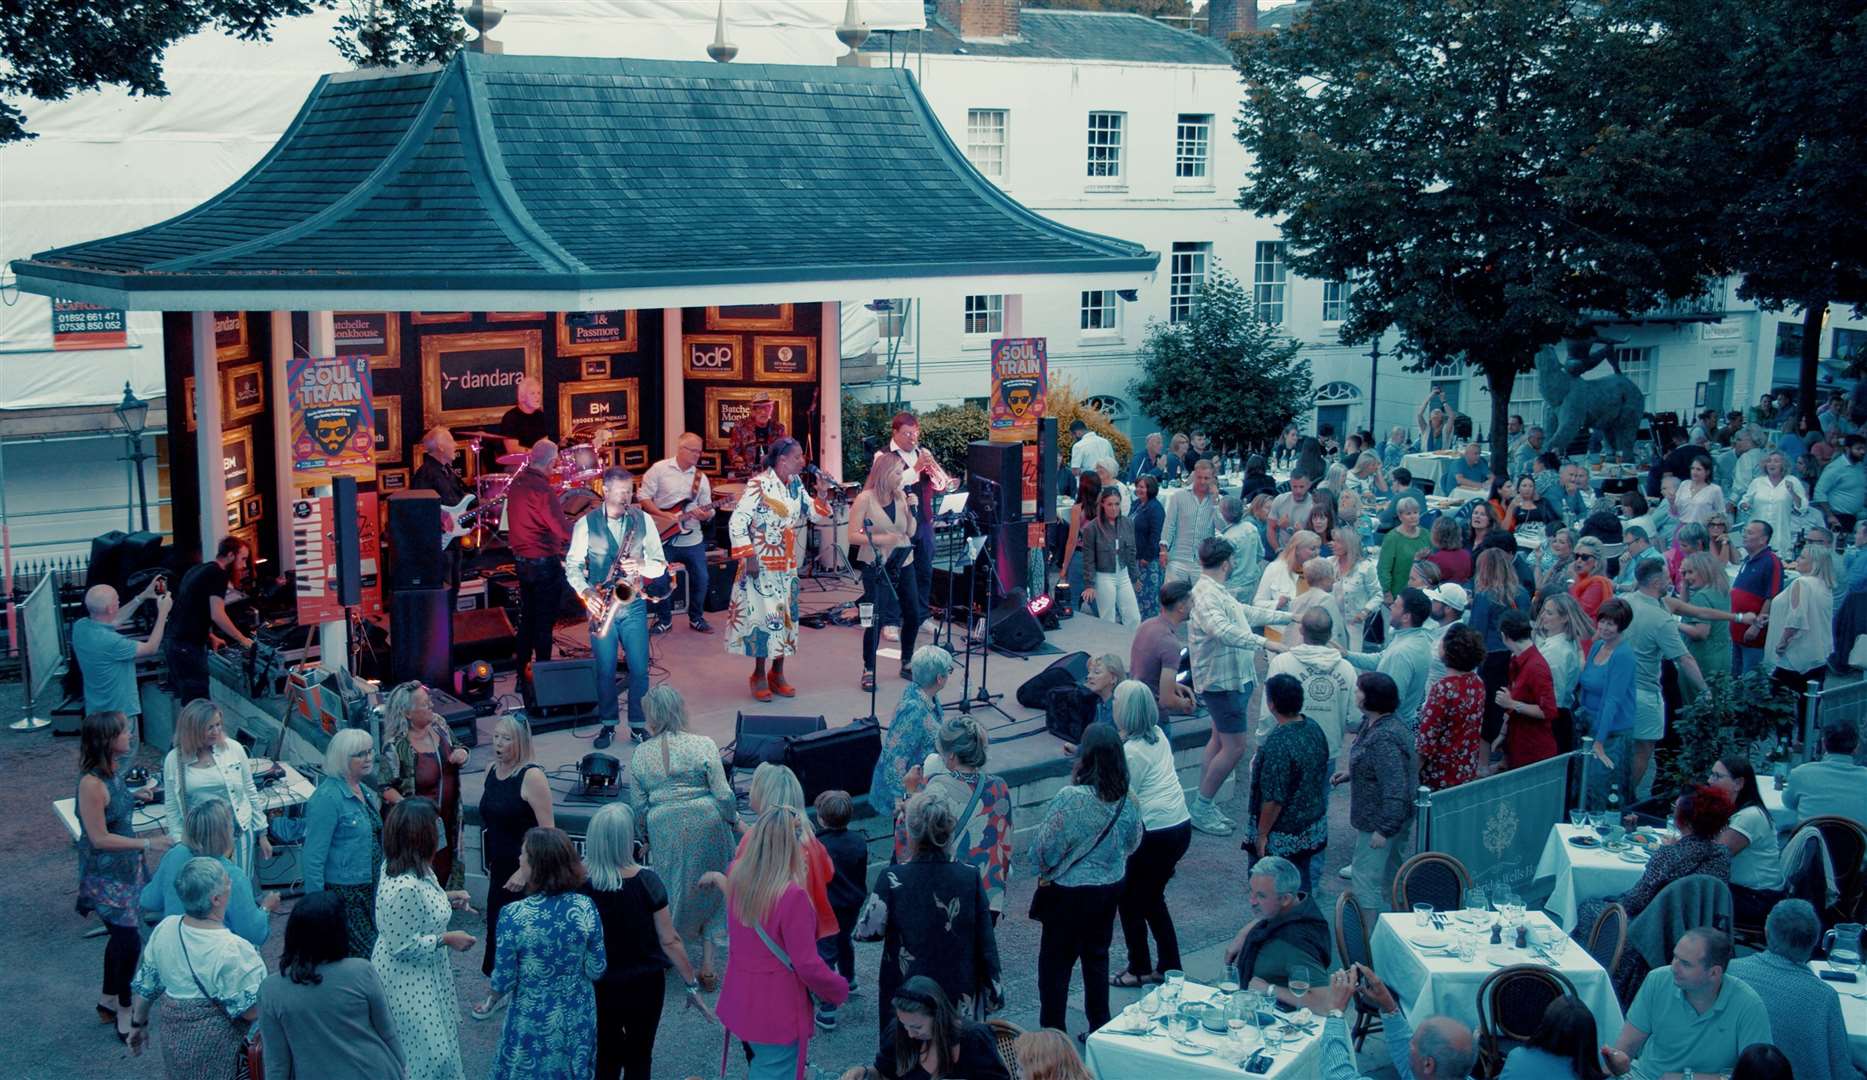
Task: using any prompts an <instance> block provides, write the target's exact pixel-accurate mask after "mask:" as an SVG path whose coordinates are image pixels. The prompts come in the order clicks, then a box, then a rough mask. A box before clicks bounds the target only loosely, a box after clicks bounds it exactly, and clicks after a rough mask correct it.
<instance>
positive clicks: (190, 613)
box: [164, 536, 253, 705]
mask: <svg viewBox="0 0 1867 1080" xmlns="http://www.w3.org/2000/svg"><path fill="white" fill-rule="evenodd" d="M252 558H253V553H252V551H251V550H250V549H249V548H248V547H247V546H246V541H244V540H242V539H240V538H239V537H237V536H229V537H226V538H225V539H223V540H221V542H220V547H219V548H217V549H216V551H215V554H214V558H213V560H212V561H211V562H204V563H202V564H200V565H199V566H195V567H192V568H190V569H189V571H188V572H187V573H186V574H183V575H182V580H181V585H180V586H179V587H177V588H176V590H175V610H174V611H173V613H172V614H171V615H170V617H169V627H168V634H167V636H166V640H165V641H164V645H165V646H166V651H167V654H168V661H169V680H170V682H171V683H172V684H173V685H174V687H175V698H176V700H177V701H178V702H179V703H180V704H183V705H186V704H188V703H189V702H191V701H194V700H195V699H197V698H204V697H207V696H208V692H207V651H208V649H209V648H210V639H211V637H213V636H218V637H220V638H221V639H223V640H225V641H231V642H233V643H234V644H236V645H238V646H240V647H241V648H243V649H247V648H251V647H252V645H253V639H252V638H250V637H247V636H246V635H245V634H243V633H241V632H240V628H239V627H237V626H235V625H234V624H233V620H232V619H231V618H229V617H228V616H227V586H228V585H229V584H230V583H231V581H232V580H233V579H234V578H236V577H239V578H244V577H245V576H246V574H247V572H248V571H249V570H250V569H251V566H252Z"/></svg>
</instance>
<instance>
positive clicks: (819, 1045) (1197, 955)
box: [0, 680, 1384, 1080]
mask: <svg viewBox="0 0 1867 1080" xmlns="http://www.w3.org/2000/svg"><path fill="white" fill-rule="evenodd" d="M994 681H995V682H996V680H994ZM19 691H20V688H19V686H18V684H17V683H9V684H5V685H0V719H6V720H10V719H12V718H14V717H17V716H18V715H19V709H20V692H19ZM482 752H483V751H482ZM145 756H147V757H150V758H151V760H148V761H145V762H144V764H151V765H155V764H159V763H157V762H155V761H154V760H153V755H145ZM76 772H77V745H76V740H75V739H70V738H54V737H53V736H52V735H50V734H48V733H45V732H37V733H31V734H18V733H12V732H8V731H5V730H4V729H0V775H4V776H5V777H6V778H7V782H6V784H5V787H4V788H0V792H3V794H0V799H3V800H4V805H5V808H6V812H5V813H4V814H0V902H3V903H4V908H5V910H8V911H10V912H13V913H15V915H14V918H13V920H12V925H13V927H14V929H13V931H12V932H11V933H10V934H8V935H6V936H5V937H3V938H0V1001H6V1002H9V1003H11V1006H12V1010H13V1019H14V1023H13V1024H12V1025H10V1026H11V1028H12V1030H11V1032H10V1033H9V1035H8V1037H7V1038H6V1039H4V1040H0V1077H6V1078H8V1080H41V1078H43V1080H54V1078H85V1077H100V1078H101V1077H111V1078H135V1077H156V1076H160V1075H161V1066H160V1062H159V1058H158V1057H157V1056H154V1054H153V1053H152V1054H151V1055H146V1056H145V1057H144V1058H143V1059H141V1060H133V1059H131V1058H130V1057H129V1055H128V1053H127V1051H125V1050H124V1049H123V1048H122V1047H121V1046H120V1045H119V1044H118V1043H117V1041H116V1039H115V1038H114V1037H113V1036H112V1034H111V1032H110V1029H109V1028H108V1027H106V1026H105V1025H103V1024H101V1023H99V1022H98V1020H97V1018H96V1014H95V1013H94V1012H93V1011H92V1009H91V1004H92V1002H93V1001H94V1000H95V998H96V995H97V988H98V977H99V974H100V971H101V965H102V956H103V939H102V938H101V937H98V938H87V937H85V936H84V933H85V931H86V930H87V929H88V928H89V925H94V924H87V923H86V922H85V921H84V920H81V919H80V918H78V916H77V915H75V914H74V913H73V911H72V896H73V892H74V878H75V865H76V863H75V858H74V856H73V853H72V849H71V846H70V844H69V842H68V837H67V835H66V834H65V832H64V830H63V828H62V827H61V826H60V825H59V824H58V821H57V819H56V818H55V817H54V816H53V814H52V812H51V807H50V802H51V800H53V799H55V798H62V797H66V796H69V795H70V794H71V792H72V789H73V786H74V783H75V776H76ZM1230 811H1231V812H1232V813H1233V815H1234V816H1238V815H1239V814H1240V813H1241V810H1240V808H1239V807H1238V806H1236V805H1234V806H1233V807H1231V808H1230ZM1331 816H1332V818H1333V819H1334V821H1335V828H1334V832H1333V834H1332V836H1331V842H1330V858H1329V863H1328V870H1327V872H1326V874H1325V875H1324V878H1323V891H1324V893H1325V896H1324V898H1323V900H1324V903H1325V906H1326V908H1327V909H1330V910H1332V909H1333V904H1334V897H1335V894H1336V893H1337V892H1338V891H1339V887H1340V886H1341V885H1342V884H1343V883H1342V882H1341V881H1340V880H1339V879H1338V878H1337V877H1336V875H1335V869H1336V867H1338V866H1340V865H1341V863H1342V860H1343V859H1344V858H1345V857H1346V854H1347V852H1348V851H1349V850H1350V847H1351V843H1352V835H1351V834H1350V832H1349V830H1348V827H1347V820H1346V819H1347V804H1346V794H1345V793H1338V797H1337V802H1336V805H1335V807H1334V810H1333V813H1332V815H1331ZM1243 859H1244V856H1243V854H1242V853H1241V852H1240V851H1239V850H1238V844H1237V841H1236V840H1226V839H1221V838H1216V837H1208V836H1202V835H1198V834H1195V839H1194V841H1193V845H1192V848H1191V850H1190V851H1189V852H1188V854H1187V856H1186V859H1185V860H1184V861H1183V862H1182V863H1181V864H1180V872H1179V875H1178V876H1177V877H1176V878H1175V879H1174V881H1173V883H1172V885H1171V887H1170V889H1169V893H1168V897H1169V900H1170V902H1171V904H1172V907H1173V911H1174V913H1175V915H1176V918H1177V921H1178V926H1179V932H1180V938H1181V942H1182V949H1183V951H1184V952H1185V954H1186V960H1185V964H1186V969H1187V971H1188V972H1189V974H1191V975H1193V976H1194V977H1196V978H1200V977H1204V978H1211V977H1212V976H1213V975H1214V973H1215V972H1216V971H1217V968H1218V966H1219V963H1220V955H1221V952H1222V950H1223V947H1224V944H1225V942H1226V941H1227V940H1229V938H1230V937H1231V936H1232V934H1233V933H1235V932H1236V930H1237V928H1238V926H1239V925H1240V923H1241V922H1242V921H1243V919H1244V917H1245V916H1244V911H1245V903H1244V898H1243V892H1244V882H1243V880H1242V870H1243V865H1244V864H1243ZM1031 888H1032V881H1031V878H1030V875H1029V874H1020V875H1018V876H1017V877H1016V878H1015V879H1014V882H1013V884H1012V888H1011V896H1010V898H1009V900H1008V915H1007V917H1006V919H1005V920H1004V922H1003V923H1002V924H1001V925H1000V927H999V931H998V946H999V952H1000V954H1001V956H1002V957H1003V958H1004V968H1005V977H1006V984H1007V986H1006V989H1007V997H1008V1001H1009V1005H1008V1007H1007V1009H1006V1011H1005V1013H1004V1016H1005V1017H1006V1018H1007V1019H1009V1020H1011V1021H1012V1022H1014V1023H1018V1024H1023V1025H1034V1024H1035V1023H1036V1019H1037V988H1036V971H1035V967H1036V964H1035V960H1036V955H1037V938H1038V934H1037V929H1038V928H1037V925H1036V924H1035V923H1032V922H1031V921H1029V920H1028V919H1026V918H1025V917H1024V912H1025V911H1026V910H1027V909H1028V907H1029V905H1030V894H1031ZM282 923H283V920H282V919H280V920H275V929H274V931H273V936H272V939H271V941H270V942H269V946H268V948H267V949H266V950H265V952H266V956H267V959H268V961H269V962H271V963H273V964H274V965H275V966H276V962H277V957H278V948H279V940H280V938H281V936H282V933H283V926H282ZM479 923H480V920H479V919H477V917H472V916H460V917H458V920H457V923H456V925H457V926H459V927H461V928H463V929H467V930H470V931H473V932H476V933H477V932H479V931H480V930H481V929H482V927H481V926H480V925H479ZM1114 952H1115V956H1114V961H1115V963H1117V964H1120V963H1121V962H1122V960H1123V955H1122V947H1121V945H1120V935H1119V933H1118V934H1117V938H1116V945H1115V949H1114ZM478 956H479V954H478V951H477V950H476V951H474V952H471V953H468V954H466V955H464V956H456V958H455V968H456V972H457V975H458V987H459V991H460V997H461V1001H462V1003H463V1005H465V1004H468V1003H470V1002H472V1001H476V1000H478V999H479V997H480V996H481V995H482V994H483V993H484V992H485V982H484V980H483V979H482V978H481V976H480V973H479V967H478ZM879 960H880V946H879V945H859V946H857V963H858V971H859V973H860V975H861V979H862V982H863V984H864V986H863V989H862V990H861V991H859V992H858V996H857V997H856V998H855V999H854V1001H853V1003H852V1006H851V1007H850V1008H849V1009H847V1010H846V1011H845V1021H844V1023H843V1024H842V1025H841V1028H840V1029H839V1030H838V1031H836V1032H835V1033H834V1034H832V1035H829V1036H825V1037H822V1038H819V1039H818V1040H816V1041H815V1042H813V1044H812V1056H813V1059H814V1060H815V1061H816V1062H817V1063H818V1064H820V1065H822V1066H824V1067H826V1068H832V1069H834V1070H837V1071H840V1070H841V1069H842V1068H843V1067H845V1066H847V1065H851V1064H855V1063H857V1062H859V1061H865V1060H868V1059H869V1058H870V1057H871V1056H872V1055H873V1053H874V1050H875V1040H876V1037H877V1030H876V1027H875V1021H874V1019H873V1017H874V1016H875V1008H876V1004H875V1000H874V998H873V997H872V996H871V992H870V989H869V988H870V987H872V986H873V976H874V971H875V968H876V965H877V964H878V963H879ZM1115 995H1116V996H1115V1002H1116V1005H1117V1006H1118V1007H1119V1005H1120V1004H1121V1003H1122V1002H1123V1001H1124V1000H1125V999H1126V996H1125V995H1124V993H1123V992H1122V991H1116V992H1115ZM673 1000H678V999H674V998H672V996H671V1001H673ZM1072 1005H1073V1008H1072V1015H1071V1027H1072V1030H1081V1029H1082V1026H1083V1021H1082V1017H1081V1012H1080V1007H1081V990H1080V985H1079V986H1078V987H1077V988H1076V993H1075V995H1074V997H1073V1001H1072ZM497 1040H498V1021H497V1019H495V1020H494V1021H491V1022H487V1023H476V1022H474V1021H473V1020H472V1019H470V1018H468V1017H467V1016H466V1014H465V1012H464V1011H463V1012H462V1017H461V1042H462V1047H463V1050H464V1053H465V1056H466V1062H467V1075H468V1076H470V1077H477V1076H482V1075H484V1074H485V1071H486V1069H487V1067H488V1064H489V1062H490V1060H491V1057H492V1053H493V1050H494V1047H495V1046H496V1043H497ZM720 1047H721V1038H720V1032H719V1029H718V1028H713V1027H710V1026H708V1025H707V1024H706V1023H705V1022H704V1021H702V1020H700V1019H699V1018H697V1017H696V1015H695V1014H693V1013H690V1012H685V1011H680V1010H676V1009H673V1008H670V1011H669V1012H668V1014H667V1015H666V1016H665V1017H664V1019H663V1021H662V1025H661V1031H660V1038H659V1041H658V1044H657V1048H656V1063H655V1075H656V1076H657V1077H664V1076H666V1077H685V1076H690V1075H704V1076H716V1075H718V1071H719V1054H720ZM1367 1051H1368V1052H1367V1053H1366V1054H1364V1059H1365V1060H1367V1061H1368V1062H1369V1063H1370V1065H1373V1064H1374V1063H1376V1062H1380V1061H1383V1060H1384V1055H1383V1054H1382V1053H1381V1051H1380V1048H1379V1043H1378V1040H1376V1041H1371V1042H1370V1043H1369V1044H1368V1047H1367ZM741 1069H742V1067H741V1066H739V1065H738V1061H737V1060H735V1061H734V1070H733V1075H740V1074H741Z"/></svg>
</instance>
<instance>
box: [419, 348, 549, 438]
mask: <svg viewBox="0 0 1867 1080" xmlns="http://www.w3.org/2000/svg"><path fill="white" fill-rule="evenodd" d="M494 349H520V350H523V352H524V372H523V377H525V378H531V379H542V378H543V377H544V332H543V331H542V330H490V331H478V332H471V333H465V334H430V335H428V336H425V337H423V338H422V339H421V414H422V426H423V427H424V428H428V427H433V426H434V425H436V424H446V425H448V426H450V427H453V426H458V425H465V426H467V427H483V426H486V425H490V424H494V423H497V422H498V421H499V418H500V417H501V416H503V415H505V412H506V410H507V409H509V408H511V407H512V406H513V405H514V404H516V403H517V401H518V385H517V380H514V381H513V383H512V384H511V398H510V400H502V401H500V402H497V403H494V404H485V405H476V406H471V407H467V408H455V409H443V408H442V407H441V402H442V394H441V365H442V362H443V360H444V359H445V358H446V357H447V356H448V355H449V354H452V353H457V352H484V351H488V350H494Z"/></svg>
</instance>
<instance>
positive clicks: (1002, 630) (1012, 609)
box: [986, 589, 1044, 653]
mask: <svg viewBox="0 0 1867 1080" xmlns="http://www.w3.org/2000/svg"><path fill="white" fill-rule="evenodd" d="M1025 604H1026V601H1025V598H1024V590H1023V589H1011V590H1008V591H1007V592H1006V593H1005V598H1004V599H1003V600H1000V601H998V602H997V603H995V604H993V605H992V613H991V615H989V616H988V617H987V619H986V624H987V625H988V626H989V627H990V630H989V631H988V633H989V637H988V639H987V640H989V641H990V642H991V643H992V644H993V645H995V646H997V647H998V648H1001V649H1004V650H1005V651H1006V652H1015V653H1028V652H1035V651H1036V650H1037V649H1038V648H1040V647H1041V646H1042V645H1043V644H1044V627H1043V624H1042V623H1039V622H1038V621H1037V616H1035V615H1033V614H1031V609H1030V608H1028V607H1026V606H1025Z"/></svg>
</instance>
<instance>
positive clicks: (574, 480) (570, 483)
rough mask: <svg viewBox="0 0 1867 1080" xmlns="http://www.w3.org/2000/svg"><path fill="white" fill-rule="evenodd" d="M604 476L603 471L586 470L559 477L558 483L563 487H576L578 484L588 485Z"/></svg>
mask: <svg viewBox="0 0 1867 1080" xmlns="http://www.w3.org/2000/svg"><path fill="white" fill-rule="evenodd" d="M602 475H603V470H602V469H584V470H582V471H580V472H574V473H567V474H565V475H564V476H561V477H559V478H558V483H559V484H560V485H561V486H563V487H576V486H577V485H578V484H587V483H589V482H590V481H592V480H595V479H597V478H598V477H600V476H602Z"/></svg>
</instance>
